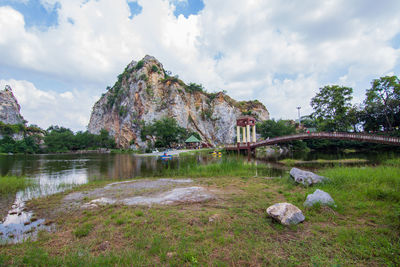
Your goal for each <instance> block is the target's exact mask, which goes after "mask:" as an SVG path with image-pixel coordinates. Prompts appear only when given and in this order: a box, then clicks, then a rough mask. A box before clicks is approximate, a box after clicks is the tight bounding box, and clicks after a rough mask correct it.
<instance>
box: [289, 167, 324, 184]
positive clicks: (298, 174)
mask: <svg viewBox="0 0 400 267" xmlns="http://www.w3.org/2000/svg"><path fill="white" fill-rule="evenodd" d="M290 176H292V177H293V179H294V180H295V181H296V182H297V183H299V184H303V185H313V184H317V183H322V182H324V181H326V180H327V178H326V177H324V176H319V175H317V174H315V173H313V172H309V171H303V170H300V169H298V168H292V169H291V170H290Z"/></svg>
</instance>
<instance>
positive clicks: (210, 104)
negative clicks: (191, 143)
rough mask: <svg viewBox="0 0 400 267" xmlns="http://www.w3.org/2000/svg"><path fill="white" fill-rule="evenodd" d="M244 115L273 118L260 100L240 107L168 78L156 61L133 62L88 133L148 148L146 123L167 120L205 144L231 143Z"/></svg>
mask: <svg viewBox="0 0 400 267" xmlns="http://www.w3.org/2000/svg"><path fill="white" fill-rule="evenodd" d="M243 114H251V115H252V116H254V117H256V119H258V120H267V119H269V112H268V111H267V109H266V108H265V106H264V105H263V104H261V103H260V102H258V101H257V100H256V101H247V102H246V101H241V102H238V101H235V100H233V99H232V98H230V97H229V96H228V95H226V94H225V93H223V92H219V93H207V92H205V91H204V90H202V87H201V86H198V85H195V84H189V85H186V84H185V83H184V82H183V81H181V80H180V79H179V78H178V77H177V76H174V77H171V76H169V75H167V73H166V72H165V70H164V68H163V66H162V64H161V63H160V62H159V61H158V60H157V59H155V58H154V57H152V56H146V57H144V58H143V59H142V60H141V61H139V62H135V61H132V62H131V63H130V64H129V65H128V66H127V67H126V69H125V71H124V72H123V73H122V74H121V75H119V76H118V81H117V82H116V83H115V85H114V86H113V87H112V88H108V90H107V92H106V93H105V94H103V95H102V97H101V98H100V100H99V101H97V102H96V104H95V105H94V107H93V111H92V114H91V117H90V122H89V125H88V130H89V132H91V133H95V134H98V133H99V132H100V130H101V129H106V130H107V131H108V132H109V133H110V134H111V135H113V136H114V137H115V140H116V143H117V144H118V145H119V146H120V147H129V146H130V145H133V146H134V147H136V148H138V147H145V146H146V140H142V139H141V134H140V133H141V128H142V126H143V123H144V122H145V123H150V122H152V121H153V120H158V119H161V118H162V117H165V116H167V117H173V118H175V119H176V121H177V122H178V125H179V126H181V127H184V128H186V129H188V130H190V131H193V132H198V133H199V134H200V136H201V137H202V139H203V141H206V142H209V143H212V144H221V143H231V142H232V141H233V139H234V137H235V135H236V128H235V127H236V119H237V118H238V117H240V116H242V115H243Z"/></svg>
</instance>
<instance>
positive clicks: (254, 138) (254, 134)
mask: <svg viewBox="0 0 400 267" xmlns="http://www.w3.org/2000/svg"><path fill="white" fill-rule="evenodd" d="M253 142H254V143H255V142H256V126H255V125H253Z"/></svg>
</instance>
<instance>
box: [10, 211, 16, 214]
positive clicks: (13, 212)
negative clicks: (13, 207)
mask: <svg viewBox="0 0 400 267" xmlns="http://www.w3.org/2000/svg"><path fill="white" fill-rule="evenodd" d="M17 213H18V212H16V211H11V212H10V213H9V214H10V215H15V214H17Z"/></svg>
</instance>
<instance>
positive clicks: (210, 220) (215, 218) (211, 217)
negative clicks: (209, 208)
mask: <svg viewBox="0 0 400 267" xmlns="http://www.w3.org/2000/svg"><path fill="white" fill-rule="evenodd" d="M220 216H221V215H219V214H218V213H217V214H214V215H212V216H210V217H209V218H208V222H210V223H211V222H213V221H216V220H218V219H219V217H220Z"/></svg>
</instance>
